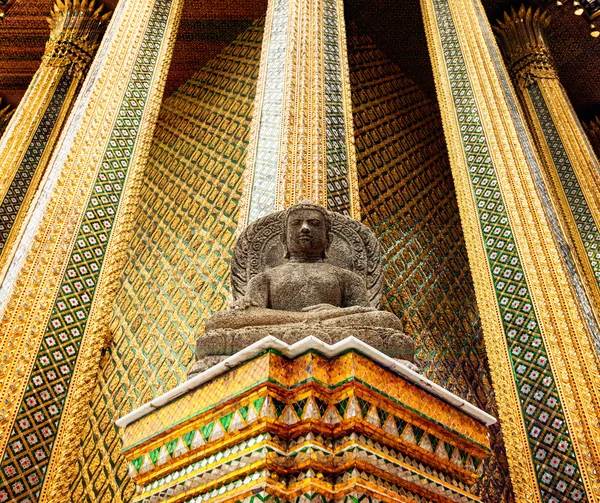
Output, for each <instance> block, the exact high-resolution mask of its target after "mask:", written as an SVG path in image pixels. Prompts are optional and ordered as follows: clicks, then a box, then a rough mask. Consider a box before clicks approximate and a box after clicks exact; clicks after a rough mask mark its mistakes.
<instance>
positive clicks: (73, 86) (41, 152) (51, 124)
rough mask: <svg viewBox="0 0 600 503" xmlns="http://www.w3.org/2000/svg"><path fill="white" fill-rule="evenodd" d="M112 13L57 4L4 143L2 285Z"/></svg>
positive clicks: (0, 154) (0, 149) (0, 151)
mask: <svg viewBox="0 0 600 503" xmlns="http://www.w3.org/2000/svg"><path fill="white" fill-rule="evenodd" d="M110 14H111V13H110V12H106V13H105V12H104V7H103V5H102V4H99V3H98V2H97V0H64V2H63V1H62V0H57V2H56V3H55V4H54V8H53V10H52V11H51V13H50V16H49V17H48V22H49V24H50V28H51V32H50V40H49V41H48V42H47V44H46V51H45V53H44V56H43V58H42V64H41V66H40V68H39V70H38V71H37V73H36V74H35V75H34V77H33V80H32V81H31V84H30V86H29V89H28V90H27V92H26V94H25V96H24V98H23V99H22V100H21V103H20V104H19V107H18V111H17V113H16V116H15V117H16V120H15V121H13V124H12V126H11V127H10V128H9V129H8V131H7V132H6V135H5V137H4V138H3V141H2V142H0V158H1V159H2V177H1V178H0V283H1V281H2V278H3V277H4V274H5V273H6V268H7V267H8V265H9V263H10V260H11V257H12V256H13V254H14V251H15V248H16V246H18V242H19V236H20V234H21V232H22V230H23V228H24V224H25V223H26V219H27V217H26V216H27V214H28V212H29V210H30V207H31V205H32V202H33V201H34V200H35V197H36V192H37V189H38V187H39V186H40V182H41V180H42V179H43V176H44V173H45V172H46V168H47V166H48V163H49V161H50V157H51V155H52V152H53V151H54V147H55V146H56V142H57V140H58V137H59V135H60V132H61V131H62V128H63V126H64V123H65V121H66V120H67V117H68V115H69V112H70V110H71V108H72V106H73V103H74V102H75V99H76V98H77V94H78V92H79V89H80V88H81V84H82V82H83V79H84V78H85V75H86V73H87V70H88V68H89V66H90V63H91V61H92V58H93V56H94V53H95V52H96V49H97V48H98V44H99V43H100V39H101V37H102V33H103V32H104V29H105V27H106V24H107V22H108V20H109V19H110Z"/></svg>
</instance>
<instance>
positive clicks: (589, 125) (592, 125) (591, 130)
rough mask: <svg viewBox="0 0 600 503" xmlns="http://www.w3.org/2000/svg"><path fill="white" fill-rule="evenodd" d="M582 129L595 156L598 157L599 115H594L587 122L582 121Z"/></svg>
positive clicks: (599, 139)
mask: <svg viewBox="0 0 600 503" xmlns="http://www.w3.org/2000/svg"><path fill="white" fill-rule="evenodd" d="M583 129H585V132H586V133H587V137H588V140H589V141H590V144H591V145H592V148H593V149H594V152H595V153H596V157H597V158H598V159H600V116H596V117H595V118H594V119H592V120H591V121H589V122H584V123H583Z"/></svg>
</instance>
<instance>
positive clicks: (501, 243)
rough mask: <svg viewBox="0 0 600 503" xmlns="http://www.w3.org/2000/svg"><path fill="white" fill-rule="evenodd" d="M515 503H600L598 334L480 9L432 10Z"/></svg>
mask: <svg viewBox="0 0 600 503" xmlns="http://www.w3.org/2000/svg"><path fill="white" fill-rule="evenodd" d="M421 5H422V10H423V15H424V21H425V29H426V33H427V39H428V44H429V50H430V54H431V59H432V65H433V71H434V76H435V80H436V85H437V90H438V98H439V103H440V108H441V113H442V118H443V121H444V130H445V135H446V139H447V143H448V149H449V154H450V160H451V165H452V173H453V178H454V181H455V186H456V193H457V198H458V203H459V210H460V215H461V222H462V226H463V230H464V233H465V241H466V244H467V251H468V254H469V262H470V265H471V271H472V274H473V280H474V285H475V290H476V295H477V300H478V307H479V310H480V314H481V320H482V325H483V329H484V337H485V343H486V349H487V353H488V358H489V364H490V368H491V373H492V380H493V386H494V389H495V393H496V399H497V402H498V409H499V415H500V420H501V427H502V429H503V431H504V439H505V446H506V452H507V456H508V461H509V466H510V472H511V479H512V482H513V487H514V491H515V495H516V498H517V500H518V501H522V502H525V501H527V502H534V501H537V502H542V501H543V502H560V501H567V500H569V501H599V500H600V480H599V479H598V476H597V470H598V467H599V466H600V465H599V463H600V449H599V446H600V430H599V428H598V424H599V420H600V396H599V389H600V387H599V386H600V382H599V373H598V361H597V353H596V349H595V342H597V341H598V329H597V326H596V325H595V318H594V317H593V316H589V312H587V311H588V309H589V301H588V299H587V297H586V295H585V292H583V291H582V288H581V284H580V280H579V278H578V275H577V271H576V270H575V269H574V267H573V258H572V257H571V256H570V252H569V249H568V246H567V245H566V244H565V243H566V241H565V239H566V238H565V236H564V235H563V231H562V229H561V227H560V224H559V223H558V219H557V217H556V214H555V210H554V208H553V206H552V205H551V204H549V198H548V194H547V193H545V192H544V191H543V190H544V187H543V184H540V183H538V182H539V171H540V169H541V168H540V160H539V158H538V156H537V154H536V152H535V148H534V145H533V144H532V140H531V138H530V136H529V135H528V133H527V129H526V124H525V122H524V119H523V117H522V116H521V114H520V110H519V106H518V102H517V98H516V96H515V94H514V91H513V89H512V87H511V85H510V81H509V78H508V74H507V71H506V69H505V67H504V65H503V62H502V58H501V55H500V53H499V50H498V48H497V46H496V42H495V40H494V36H493V33H492V30H491V27H490V25H489V23H488V21H487V18H486V16H485V12H484V10H483V7H482V5H481V2H480V1H479V0H422V1H421Z"/></svg>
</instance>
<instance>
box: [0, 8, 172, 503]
mask: <svg viewBox="0 0 600 503" xmlns="http://www.w3.org/2000/svg"><path fill="white" fill-rule="evenodd" d="M170 9H171V1H170V0H156V2H155V4H154V6H153V10H152V14H151V19H150V22H149V25H148V29H147V31H146V33H145V35H144V36H145V41H144V44H143V46H142V48H141V49H140V52H139V54H138V55H137V59H138V62H139V63H138V66H137V71H136V74H135V75H134V76H132V78H131V80H130V81H129V84H128V87H127V90H126V93H125V98H124V99H123V102H122V103H121V109H120V112H119V118H118V119H117V120H116V122H115V125H114V129H113V132H112V137H111V139H110V140H109V144H108V148H107V151H106V153H105V157H104V161H103V163H102V168H101V169H100V172H99V174H98V177H97V179H96V182H95V187H94V189H93V192H92V193H93V196H92V197H91V198H90V200H89V202H88V206H87V210H86V211H85V213H84V216H83V221H82V223H81V226H80V229H79V232H78V235H77V238H76V240H75V244H74V248H73V250H72V252H71V257H70V260H69V263H68V265H67V269H66V273H65V276H64V278H63V281H62V285H61V288H60V293H59V296H58V297H57V299H56V301H55V305H54V309H53V310H52V314H51V317H50V321H49V323H48V326H47V328H46V336H45V338H44V340H43V342H42V345H41V347H40V349H39V352H38V356H37V358H36V363H35V365H34V368H33V371H32V373H31V378H30V382H29V384H28V386H27V389H26V391H25V396H24V398H23V401H22V403H21V406H20V409H19V412H18V415H17V420H16V423H15V425H14V428H13V430H12V432H11V435H10V439H9V443H8V447H7V449H6V452H5V455H4V459H3V461H2V465H1V466H0V471H2V472H3V475H4V476H5V477H6V479H5V480H6V481H7V483H6V484H5V486H4V488H3V489H0V500H1V499H2V498H4V499H5V500H7V499H9V500H11V501H14V502H22V501H23V502H25V501H28V502H31V503H33V502H35V501H37V499H38V497H39V494H40V489H41V484H42V481H43V479H44V476H45V472H46V468H47V466H48V461H49V454H50V452H51V451H52V444H53V442H54V438H55V435H56V432H57V429H58V425H59V422H60V417H61V413H62V407H63V405H64V401H65V398H66V396H67V392H68V389H69V384H70V380H71V375H72V372H73V369H74V368H75V364H76V362H77V355H78V353H79V347H80V345H81V337H82V334H83V333H84V331H85V327H86V323H87V320H88V315H89V311H90V308H91V305H92V300H93V297H94V293H95V288H96V285H97V281H98V276H99V273H100V270H101V269H102V264H103V261H104V253H105V251H106V246H107V243H108V241H109V238H110V234H111V231H112V228H113V225H114V220H115V215H116V211H117V208H118V204H119V202H120V197H121V194H122V190H123V185H124V181H125V179H126V177H127V171H128V169H129V165H130V162H131V153H132V151H133V149H134V147H135V143H136V140H137V135H138V128H139V126H140V117H141V116H142V113H143V110H144V107H145V105H146V100H147V98H148V88H149V86H150V82H151V80H152V78H153V71H154V65H155V64H156V61H157V59H158V57H159V51H160V49H161V37H162V34H163V33H164V30H165V28H166V26H167V19H168V15H169V12H170ZM33 437H35V442H31V441H30V439H32V438H33ZM25 445H27V446H28V448H27V450H26V448H25ZM13 456H14V457H16V458H17V459H18V466H19V469H18V470H17V471H16V472H15V473H12V472H10V471H8V472H7V467H8V464H9V462H10V459H11V458H12V457H13Z"/></svg>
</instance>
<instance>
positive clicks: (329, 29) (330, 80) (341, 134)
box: [323, 0, 351, 215]
mask: <svg viewBox="0 0 600 503" xmlns="http://www.w3.org/2000/svg"><path fill="white" fill-rule="evenodd" d="M338 17H339V15H338V12H337V0H325V1H324V16H323V25H324V32H325V36H324V40H325V111H326V112H325V120H326V128H327V129H326V140H325V141H326V144H327V148H326V151H325V156H326V160H327V206H328V207H329V209H330V210H332V211H337V212H340V213H344V214H346V215H349V214H350V213H351V201H350V199H351V193H350V179H349V176H348V174H349V167H350V166H349V163H348V151H347V144H346V137H347V133H346V124H347V122H348V120H347V118H346V117H345V116H344V112H345V110H344V102H343V97H342V92H343V85H342V64H343V63H342V61H343V60H342V53H341V48H340V45H341V43H340V34H339V27H338Z"/></svg>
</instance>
